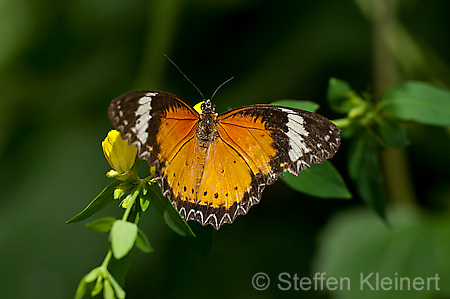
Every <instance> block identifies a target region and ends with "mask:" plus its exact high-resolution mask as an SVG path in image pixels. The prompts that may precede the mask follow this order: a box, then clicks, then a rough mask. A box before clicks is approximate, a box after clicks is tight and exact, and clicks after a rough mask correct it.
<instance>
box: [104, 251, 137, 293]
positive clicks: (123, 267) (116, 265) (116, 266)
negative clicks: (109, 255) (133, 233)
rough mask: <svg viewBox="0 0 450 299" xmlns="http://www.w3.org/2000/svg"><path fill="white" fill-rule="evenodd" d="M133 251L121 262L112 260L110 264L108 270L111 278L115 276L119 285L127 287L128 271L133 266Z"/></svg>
mask: <svg viewBox="0 0 450 299" xmlns="http://www.w3.org/2000/svg"><path fill="white" fill-rule="evenodd" d="M132 255H133V251H130V252H129V253H128V254H127V255H126V256H124V257H123V258H121V259H120V260H116V259H111V260H110V262H109V264H108V270H109V273H110V274H111V276H114V278H115V279H116V281H117V283H118V284H120V285H125V279H126V277H127V273H128V269H129V268H130V265H131V260H132Z"/></svg>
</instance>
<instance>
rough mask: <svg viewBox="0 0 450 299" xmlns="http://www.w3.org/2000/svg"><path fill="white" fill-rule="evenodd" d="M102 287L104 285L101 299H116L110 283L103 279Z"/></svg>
mask: <svg viewBox="0 0 450 299" xmlns="http://www.w3.org/2000/svg"><path fill="white" fill-rule="evenodd" d="M104 285H105V289H104V291H103V298H104V299H116V296H115V294H114V289H113V287H112V286H111V283H110V282H109V281H108V280H106V279H105V282H104Z"/></svg>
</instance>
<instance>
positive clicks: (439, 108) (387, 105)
mask: <svg viewBox="0 0 450 299" xmlns="http://www.w3.org/2000/svg"><path fill="white" fill-rule="evenodd" d="M377 109H378V110H379V112H380V114H381V115H383V116H385V117H389V118H394V119H399V120H404V121H415V122H418V123H422V124H427V125H436V126H449V125H450V91H448V90H445V89H441V88H437V87H434V86H431V85H429V84H425V83H422V82H415V81H409V82H405V83H403V84H400V85H398V86H396V87H393V88H392V89H390V90H388V91H386V92H385V93H384V94H383V95H382V96H381V99H380V101H379V103H378V106H377Z"/></svg>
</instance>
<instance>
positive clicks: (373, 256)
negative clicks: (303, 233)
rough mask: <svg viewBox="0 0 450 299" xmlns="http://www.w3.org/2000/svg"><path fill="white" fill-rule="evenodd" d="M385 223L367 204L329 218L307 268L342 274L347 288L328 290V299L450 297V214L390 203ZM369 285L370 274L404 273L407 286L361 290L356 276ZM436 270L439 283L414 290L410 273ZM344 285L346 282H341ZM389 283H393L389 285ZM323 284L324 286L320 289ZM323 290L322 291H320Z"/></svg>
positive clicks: (422, 274)
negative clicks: (429, 211)
mask: <svg viewBox="0 0 450 299" xmlns="http://www.w3.org/2000/svg"><path fill="white" fill-rule="evenodd" d="M388 211H389V219H390V221H391V227H386V225H384V224H383V222H381V221H380V220H379V219H378V218H377V217H374V216H373V213H372V212H371V211H368V210H367V209H361V208H357V209H350V210H349V209H347V210H345V211H343V212H340V213H339V214H336V215H335V216H334V217H332V218H331V219H329V221H328V223H327V225H326V226H325V227H324V229H323V231H322V233H321V235H320V238H319V239H318V241H319V242H318V250H317V252H316V257H315V260H314V261H313V266H312V270H311V272H312V273H315V272H320V273H322V272H326V277H348V278H349V280H350V282H351V288H349V289H347V287H345V289H344V291H342V292H340V291H331V292H329V293H328V295H330V296H331V297H332V298H342V299H356V298H366V299H369V298H370V299H375V298H395V299H409V298H423V299H425V298H450V284H449V283H444V282H448V281H450V255H449V254H448V253H449V252H450V239H449V238H448V236H450V217H448V216H449V215H448V213H447V214H445V213H442V214H438V213H433V214H425V213H423V211H419V210H417V209H415V208H413V207H412V206H396V207H395V208H390V209H389V210H388ZM370 273H374V274H373V275H372V277H371V279H370V280H369V282H370V284H371V285H372V286H373V287H375V285H376V284H378V286H381V285H382V284H381V283H376V282H375V276H376V274H375V273H377V274H379V277H380V279H379V280H378V281H379V282H381V279H382V278H383V277H390V278H391V279H392V281H393V280H394V278H395V277H397V279H398V281H399V283H400V279H399V278H400V277H409V278H410V280H411V289H410V290H407V289H406V288H405V287H407V281H405V283H406V284H403V286H404V288H403V291H401V290H399V288H397V290H395V289H394V288H392V289H391V290H388V291H386V290H383V289H381V288H380V289H379V290H378V291H377V290H372V289H370V287H368V286H367V284H365V285H364V289H362V290H361V288H360V283H361V275H363V276H364V277H365V278H366V277H367V276H368V275H369V274H370ZM437 273H438V274H439V277H440V281H439V284H438V286H439V288H440V290H436V288H435V286H436V281H431V284H430V286H431V288H430V290H429V291H427V290H425V289H423V290H420V291H416V290H415V289H414V288H413V283H412V282H413V280H414V278H416V277H422V278H425V281H426V277H435V275H436V274H437ZM345 285H346V284H345ZM392 286H394V284H392ZM325 289H326V288H325ZM325 295H327V294H325Z"/></svg>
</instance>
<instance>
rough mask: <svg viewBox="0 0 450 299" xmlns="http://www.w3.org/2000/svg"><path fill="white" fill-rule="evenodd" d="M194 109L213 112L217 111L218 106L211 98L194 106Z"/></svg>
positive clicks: (205, 112)
mask: <svg viewBox="0 0 450 299" xmlns="http://www.w3.org/2000/svg"><path fill="white" fill-rule="evenodd" d="M194 109H195V111H197V112H198V113H200V114H211V113H214V112H216V106H215V105H214V104H213V103H212V102H211V100H209V99H208V100H205V101H201V102H200V103H198V104H197V105H195V106H194Z"/></svg>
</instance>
